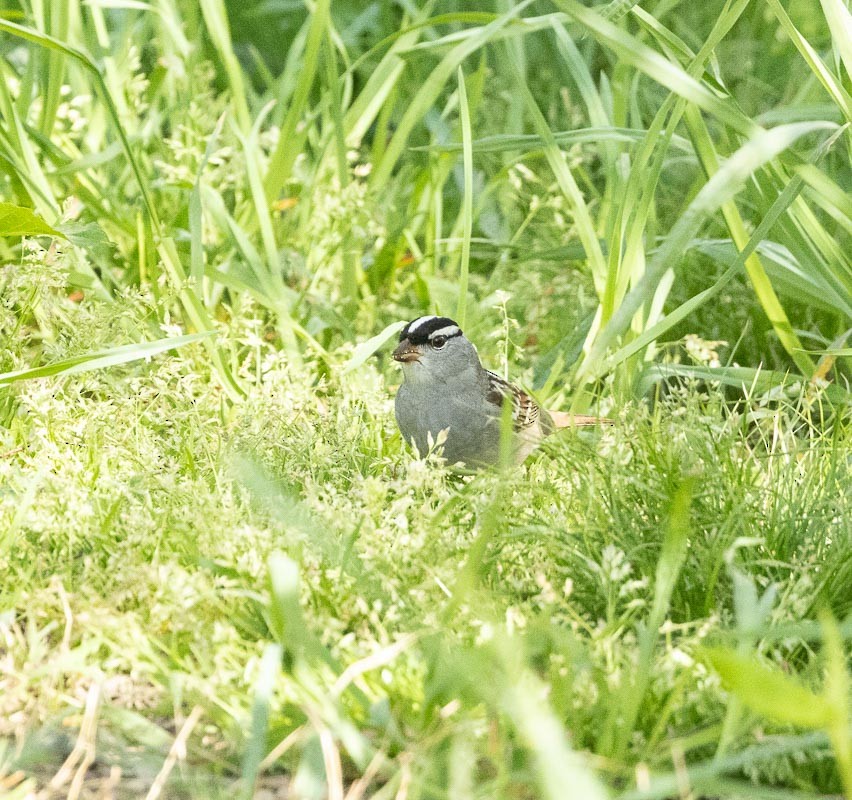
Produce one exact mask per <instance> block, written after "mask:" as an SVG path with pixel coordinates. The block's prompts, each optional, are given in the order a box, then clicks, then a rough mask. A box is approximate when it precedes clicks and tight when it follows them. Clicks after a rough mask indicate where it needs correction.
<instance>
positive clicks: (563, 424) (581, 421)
mask: <svg viewBox="0 0 852 800" xmlns="http://www.w3.org/2000/svg"><path fill="white" fill-rule="evenodd" d="M550 417H551V419H552V420H553V424H554V425H555V426H556V427H557V428H586V427H589V426H591V425H615V422H614V421H613V420H611V419H607V418H606V417H588V416H586V415H585V414H569V413H568V412H567V411H551V412H550Z"/></svg>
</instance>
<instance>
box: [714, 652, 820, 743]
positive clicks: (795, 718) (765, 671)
mask: <svg viewBox="0 0 852 800" xmlns="http://www.w3.org/2000/svg"><path fill="white" fill-rule="evenodd" d="M706 657H707V659H708V661H709V662H710V663H711V664H712V666H713V669H715V670H716V672H717V673H719V677H720V678H721V679H722V684H723V685H724V687H725V688H726V689H727V690H728V691H729V692H731V693H732V694H734V695H735V696H736V697H738V698H739V699H740V700H741V701H742V702H743V704H744V705H746V706H747V707H748V708H750V709H751V710H752V711H755V712H757V713H758V714H760V715H761V716H764V717H767V718H768V719H774V720H777V721H778V722H786V723H789V724H791V725H798V726H799V727H802V728H815V729H817V728H825V727H827V726H828V725H829V724H830V723H831V721H832V720H833V719H834V711H833V709H832V707H831V705H830V704H829V703H828V701H827V700H826V699H825V698H824V697H821V696H820V695H818V694H815V693H814V692H812V691H811V690H810V689H808V688H807V687H806V686H803V685H802V684H801V683H799V682H798V681H797V680H794V679H793V678H791V677H790V676H788V675H785V674H784V673H783V672H781V670H780V669H778V668H777V667H767V666H765V665H764V664H761V663H759V662H757V661H755V660H753V659H751V658H746V657H744V656H741V655H738V654H737V653H736V652H735V651H733V650H731V649H729V648H723V647H718V648H712V649H710V650H707V651H706Z"/></svg>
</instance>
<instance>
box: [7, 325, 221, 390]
mask: <svg viewBox="0 0 852 800" xmlns="http://www.w3.org/2000/svg"><path fill="white" fill-rule="evenodd" d="M214 335H215V331H207V332H205V333H190V334H187V335H186V336H174V337H172V338H170V339H157V340H156V341H154V342H139V343H138V344H125V345H121V346H120V347H113V348H111V349H109V350H101V351H99V352H97V353H86V354H84V355H80V356H74V357H72V358H65V359H62V360H61V361H55V362H54V363H53V364H45V365H44V366H43V367H32V368H30V369H21V370H17V371H15V372H3V373H0V386H6V385H8V384H10V383H15V382H17V381H27V380H32V379H33V378H48V377H50V376H52V375H77V374H79V373H81V372H90V371H91V370H95V369H104V368H106V367H114V366H117V365H118V364H127V363H128V362H130V361H139V360H140V359H143V358H150V357H151V356H155V355H157V354H158V353H164V352H166V351H168V350H174V349H175V348H178V347H183V346H184V345H187V344H191V343H192V342H198V341H200V340H202V339H206V338H208V337H209V336H214Z"/></svg>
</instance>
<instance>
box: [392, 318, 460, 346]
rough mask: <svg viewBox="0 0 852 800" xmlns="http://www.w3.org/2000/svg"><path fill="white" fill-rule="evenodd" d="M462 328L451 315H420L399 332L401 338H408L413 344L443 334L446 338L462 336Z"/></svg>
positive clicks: (430, 339) (423, 342)
mask: <svg viewBox="0 0 852 800" xmlns="http://www.w3.org/2000/svg"><path fill="white" fill-rule="evenodd" d="M461 335H462V330H461V328H460V327H459V326H458V325H457V324H456V323H455V321H454V320H451V319H450V318H449V317H436V316H434V315H431V316H427V317H418V318H417V319H415V320H412V321H411V322H409V323H408V325H406V326H405V327H404V328H403V329H402V331H401V333H400V334H399V340H400V341H402V340H403V339H408V341H410V342H411V343H412V344H426V343H427V342H430V341H432V340H434V339H435V338H437V337H438V336H443V337H444V338H445V339H452V338H453V337H455V336H461Z"/></svg>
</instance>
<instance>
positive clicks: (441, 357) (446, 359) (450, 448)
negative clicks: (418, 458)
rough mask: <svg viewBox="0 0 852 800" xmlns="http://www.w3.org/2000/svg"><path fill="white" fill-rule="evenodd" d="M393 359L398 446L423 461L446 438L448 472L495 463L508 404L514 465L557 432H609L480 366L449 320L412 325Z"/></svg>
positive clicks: (603, 422) (423, 319) (599, 421)
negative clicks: (397, 376) (401, 442)
mask: <svg viewBox="0 0 852 800" xmlns="http://www.w3.org/2000/svg"><path fill="white" fill-rule="evenodd" d="M393 358H394V360H395V361H398V362H399V363H400V364H401V365H402V372H403V383H402V386H400V388H399V391H398V392H397V395H396V400H395V402H394V410H395V414H396V422H397V425H398V426H399V430H400V433H401V434H402V437H403V439H405V440H406V441H407V442H408V443H410V444H413V446H414V447H415V448H416V450H417V452H418V453H419V454H421V455H425V454H426V453H428V452H429V451H430V450H431V449H432V448H433V447H434V446H435V444H436V443H438V442H439V434H440V433H441V432H442V431H445V432H446V433H445V436H446V438H445V439H444V441H443V457H444V458H445V459H446V460H447V462H448V463H450V464H457V463H462V464H464V465H465V466H467V467H474V468H476V467H484V466H490V465H495V464H498V463H499V461H500V418H501V415H502V409H503V404H504V403H506V402H509V403H511V409H512V443H511V444H512V447H511V450H512V457H513V460H514V462H515V463H516V464H520V463H521V462H523V461H524V460H525V459H526V457H527V456H528V455H529V454H530V453H531V452H532V451H533V450H534V449H535V448H536V447H537V446H538V444H539V443H540V442H541V441H542V439H544V438H545V437H546V436H549V435H550V434H552V433H554V432H555V431H556V430H557V429H559V428H565V427H572V426H589V425H606V424H612V420H609V419H606V418H602V417H590V416H582V415H574V414H567V413H565V412H560V411H547V410H546V409H544V408H541V407H540V406H539V405H538V403H536V401H535V400H533V398H532V397H530V395H529V394H527V393H526V392H525V391H523V390H522V389H520V388H518V387H517V386H515V385H514V384H512V383H509V382H508V381H506V380H504V379H503V378H501V377H500V376H499V375H497V374H496V373H494V372H491V371H490V370H487V369H485V367H483V366H482V364H481V362H480V360H479V355H478V353H477V351H476V347H475V346H474V345H473V344H472V343H471V342H470V341H469V340H468V339H467V337H466V336H465V335H464V333H463V332H462V329H461V327H460V326H459V325H458V324H457V323H456V322H455V321H454V320H452V319H450V318H449V317H441V316H436V315H428V316H422V317H417V319H414V320H412V321H411V322H409V323H408V324H406V326H405V327H404V328H403V329H402V331H401V332H400V334H399V344H398V345H397V347H396V349H395V350H394V351H393Z"/></svg>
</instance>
